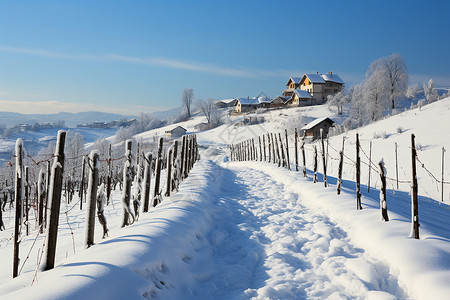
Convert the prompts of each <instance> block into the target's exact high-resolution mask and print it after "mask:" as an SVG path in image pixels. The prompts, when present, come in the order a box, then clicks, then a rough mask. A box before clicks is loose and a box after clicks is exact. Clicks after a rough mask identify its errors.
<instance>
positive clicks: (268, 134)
mask: <svg viewBox="0 0 450 300" xmlns="http://www.w3.org/2000/svg"><path fill="white" fill-rule="evenodd" d="M267 148H268V154H269V159H268V161H269V163H270V162H271V161H272V143H271V142H270V133H267Z"/></svg>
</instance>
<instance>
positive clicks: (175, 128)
mask: <svg viewBox="0 0 450 300" xmlns="http://www.w3.org/2000/svg"><path fill="white" fill-rule="evenodd" d="M179 129H182V130H184V131H187V130H186V129H184V128H183V127H181V126H179V125H178V126H177V127H174V128H172V129H170V130H166V132H172V131H174V130H179Z"/></svg>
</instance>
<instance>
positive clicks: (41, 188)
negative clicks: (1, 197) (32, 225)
mask: <svg viewBox="0 0 450 300" xmlns="http://www.w3.org/2000/svg"><path fill="white" fill-rule="evenodd" d="M45 188H46V184H45V172H44V170H43V169H41V170H40V171H39V181H38V224H39V232H40V233H44V202H45V199H46V198H47V196H46V194H47V191H46V189H45ZM0 210H1V208H0Z"/></svg>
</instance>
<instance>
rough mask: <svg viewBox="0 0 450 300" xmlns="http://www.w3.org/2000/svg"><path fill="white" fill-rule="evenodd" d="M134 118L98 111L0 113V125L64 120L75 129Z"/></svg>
mask: <svg viewBox="0 0 450 300" xmlns="http://www.w3.org/2000/svg"><path fill="white" fill-rule="evenodd" d="M123 117H125V118H134V117H135V116H124V115H120V114H112V113H105V112H98V111H88V112H80V113H68V112H60V113H57V114H20V113H14V112H0V124H4V125H6V126H8V127H9V126H12V125H16V124H19V123H26V124H34V123H53V122H57V121H60V120H64V121H65V124H66V126H67V127H76V126H77V125H78V124H84V123H92V122H110V121H115V120H119V119H120V118H123Z"/></svg>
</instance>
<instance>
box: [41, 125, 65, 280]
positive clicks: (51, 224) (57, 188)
mask: <svg viewBox="0 0 450 300" xmlns="http://www.w3.org/2000/svg"><path fill="white" fill-rule="evenodd" d="M65 142H66V132H65V131H63V130H60V131H58V139H57V142H56V150H55V151H56V152H55V157H54V159H53V164H52V172H51V178H50V180H51V184H50V191H49V192H48V194H49V203H48V204H49V205H50V208H49V209H48V210H49V211H50V217H49V219H48V222H47V238H46V242H45V247H46V249H45V251H44V252H45V255H44V260H43V263H42V266H43V269H44V271H46V270H51V269H53V267H54V266H55V254H56V240H57V237H58V223H59V211H60V205H61V193H62V184H63V172H64V144H65Z"/></svg>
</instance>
